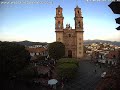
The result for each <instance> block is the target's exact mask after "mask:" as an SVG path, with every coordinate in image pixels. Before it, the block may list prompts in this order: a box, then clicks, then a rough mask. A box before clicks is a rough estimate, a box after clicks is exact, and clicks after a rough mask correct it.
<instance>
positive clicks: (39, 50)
mask: <svg viewBox="0 0 120 90" xmlns="http://www.w3.org/2000/svg"><path fill="white" fill-rule="evenodd" d="M27 50H28V51H29V52H30V53H41V52H44V51H47V49H46V48H44V47H38V48H27Z"/></svg>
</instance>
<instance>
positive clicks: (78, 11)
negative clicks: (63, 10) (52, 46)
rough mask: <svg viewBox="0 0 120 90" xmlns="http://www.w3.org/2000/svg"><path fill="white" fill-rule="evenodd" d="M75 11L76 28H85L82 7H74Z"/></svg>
mask: <svg viewBox="0 0 120 90" xmlns="http://www.w3.org/2000/svg"><path fill="white" fill-rule="evenodd" d="M74 11H75V18H74V20H75V29H76V30H81V31H82V30H83V17H82V14H81V8H79V7H78V6H77V7H76V8H75V9H74Z"/></svg>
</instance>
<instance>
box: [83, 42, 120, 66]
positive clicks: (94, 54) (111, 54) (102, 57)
mask: <svg viewBox="0 0 120 90" xmlns="http://www.w3.org/2000/svg"><path fill="white" fill-rule="evenodd" d="M85 49H86V54H87V55H88V56H90V58H91V60H94V61H95V62H100V63H106V64H111V65H116V64H117V62H118V59H119V53H120V47H119V46H116V45H112V44H107V43H92V44H91V45H85Z"/></svg>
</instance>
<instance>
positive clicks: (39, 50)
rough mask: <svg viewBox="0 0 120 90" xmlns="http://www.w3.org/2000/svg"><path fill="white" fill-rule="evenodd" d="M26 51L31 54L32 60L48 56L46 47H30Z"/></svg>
mask: <svg viewBox="0 0 120 90" xmlns="http://www.w3.org/2000/svg"><path fill="white" fill-rule="evenodd" d="M26 49H27V50H28V51H29V53H30V56H31V60H35V59H36V56H48V50H47V48H45V47H36V48H34V47H33V48H32V47H30V48H29V47H28V48H26Z"/></svg>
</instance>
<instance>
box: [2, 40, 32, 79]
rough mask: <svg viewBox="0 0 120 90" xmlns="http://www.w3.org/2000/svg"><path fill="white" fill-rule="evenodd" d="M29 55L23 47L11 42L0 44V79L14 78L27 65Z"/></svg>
mask: <svg viewBox="0 0 120 90" xmlns="http://www.w3.org/2000/svg"><path fill="white" fill-rule="evenodd" d="M29 60H30V55H29V52H28V51H27V50H26V49H25V47H24V46H22V45H19V44H16V43H12V42H0V75H1V78H3V79H4V78H5V79H7V78H9V77H11V76H14V75H15V74H16V73H17V72H18V71H20V70H22V69H23V68H24V67H25V66H26V65H28V64H29Z"/></svg>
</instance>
